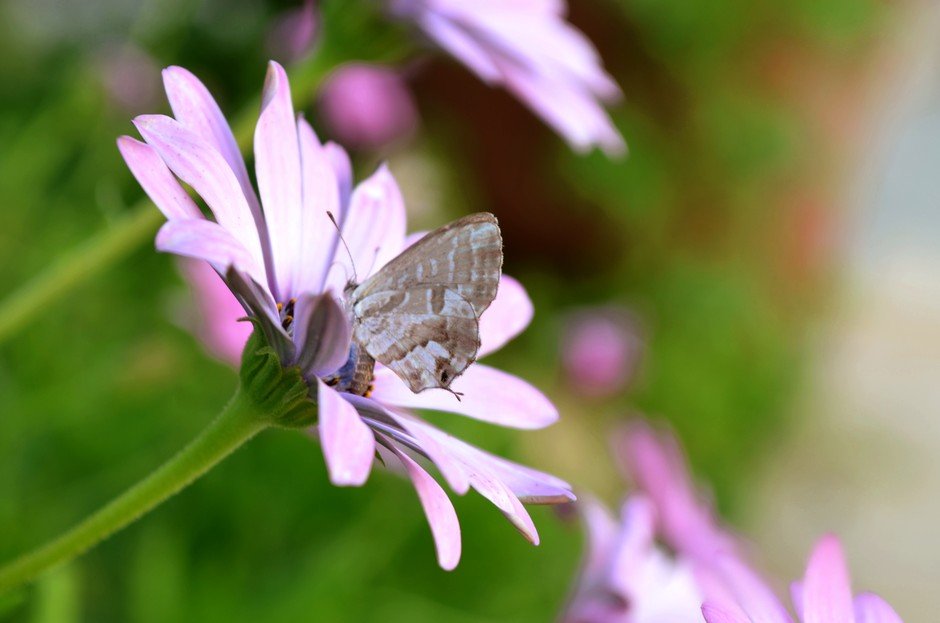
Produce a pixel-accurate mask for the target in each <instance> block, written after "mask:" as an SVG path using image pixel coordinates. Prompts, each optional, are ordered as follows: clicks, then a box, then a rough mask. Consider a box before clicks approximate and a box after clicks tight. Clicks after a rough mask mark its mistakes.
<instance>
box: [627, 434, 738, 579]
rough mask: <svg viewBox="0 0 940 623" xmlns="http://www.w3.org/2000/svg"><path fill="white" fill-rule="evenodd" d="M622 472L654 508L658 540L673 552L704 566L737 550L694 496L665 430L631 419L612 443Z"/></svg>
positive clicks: (680, 456)
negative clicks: (698, 561)
mask: <svg viewBox="0 0 940 623" xmlns="http://www.w3.org/2000/svg"><path fill="white" fill-rule="evenodd" d="M615 444H616V445H617V447H616V449H615V455H616V457H617V459H618V460H619V462H620V463H621V466H622V468H623V470H624V471H625V472H626V474H627V475H628V476H629V477H631V478H632V479H633V480H634V481H635V482H636V483H637V485H638V486H639V487H640V489H642V490H643V491H644V492H645V493H646V494H647V495H648V496H649V498H650V499H651V500H652V501H653V503H654V504H655V505H656V509H657V515H658V520H659V522H660V529H661V530H662V533H663V537H664V538H665V540H666V541H667V542H668V543H669V545H671V546H672V547H673V548H674V549H676V550H678V551H680V552H682V553H683V554H684V555H686V556H690V557H693V558H696V559H698V560H700V561H703V562H705V563H706V564H708V563H709V562H710V559H711V558H712V557H713V556H715V554H716V553H718V552H722V551H731V552H733V551H734V550H735V549H736V544H735V543H734V541H733V539H732V537H731V536H729V535H728V534H727V533H725V532H724V531H723V530H722V529H720V528H719V527H718V526H717V525H716V523H717V522H716V519H715V518H714V515H713V513H712V509H711V506H710V505H709V504H708V503H707V502H705V501H704V500H703V499H701V497H700V496H699V493H698V491H696V488H695V485H694V484H693V482H692V478H691V476H690V475H689V471H688V467H687V466H686V463H685V459H684V458H683V454H682V450H681V449H680V448H679V444H678V442H677V441H676V439H675V437H674V436H673V435H672V434H671V433H670V432H669V431H667V430H664V431H658V430H656V429H654V428H653V427H652V426H650V425H649V424H647V423H646V422H643V421H642V420H636V421H634V422H632V423H631V424H629V425H628V426H627V427H625V429H624V432H623V433H622V434H621V435H620V436H618V437H616V438H615Z"/></svg>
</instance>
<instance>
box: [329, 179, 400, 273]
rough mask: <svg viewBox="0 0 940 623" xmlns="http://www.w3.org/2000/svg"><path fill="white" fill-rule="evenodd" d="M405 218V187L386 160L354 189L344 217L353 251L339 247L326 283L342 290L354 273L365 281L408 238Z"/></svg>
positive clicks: (347, 235) (345, 230)
mask: <svg viewBox="0 0 940 623" xmlns="http://www.w3.org/2000/svg"><path fill="white" fill-rule="evenodd" d="M405 218H406V216H405V202H404V199H403V198H402V196H401V190H399V188H398V183H397V182H396V181H395V178H394V177H392V174H391V172H390V171H389V170H388V167H386V166H385V165H384V164H383V165H382V166H380V167H379V169H378V171H376V172H375V173H374V174H373V175H372V177H370V178H369V179H367V180H365V181H363V182H362V183H360V184H359V185H358V186H356V189H355V190H354V191H353V193H352V197H351V198H350V200H349V210H348V213H347V214H346V216H345V217H344V220H343V239H344V240H345V241H346V244H347V245H348V247H349V254H347V252H346V249H342V248H340V249H337V251H336V257H335V258H334V260H333V261H334V270H332V271H331V272H330V277H329V278H328V280H327V286H326V287H328V288H333V289H335V290H342V289H343V288H344V287H345V285H346V283H347V282H348V281H349V280H350V279H352V278H353V277H354V276H358V278H359V281H362V280H364V279H365V278H366V277H368V276H369V275H370V274H372V273H373V272H374V271H375V270H377V269H379V268H381V267H382V266H384V265H385V264H386V263H387V262H388V261H389V260H390V259H392V258H393V257H395V256H396V255H398V253H399V252H400V251H401V248H402V243H403V242H404V240H405ZM349 255H352V257H351V258H350V257H349ZM350 261H352V266H350Z"/></svg>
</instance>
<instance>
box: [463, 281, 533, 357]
mask: <svg viewBox="0 0 940 623" xmlns="http://www.w3.org/2000/svg"><path fill="white" fill-rule="evenodd" d="M534 313H535V310H534V308H533V307H532V301H531V299H529V295H528V293H526V291H525V288H523V287H522V284H521V283H519V282H518V281H516V280H515V279H513V278H512V277H509V276H508V275H503V276H502V277H500V280H499V289H498V290H497V291H496V298H495V299H494V300H493V302H492V303H491V304H490V306H489V307H487V308H486V311H484V312H483V314H482V315H481V316H480V351H479V352H478V353H477V357H478V358H480V357H485V356H486V355H488V354H490V353H492V352H495V351H497V350H499V349H500V348H502V347H503V346H504V345H505V344H506V342H508V341H509V340H511V339H512V338H514V337H516V336H517V335H519V334H520V333H522V331H523V330H524V329H525V328H526V327H527V326H529V323H530V322H532V316H533V314H534Z"/></svg>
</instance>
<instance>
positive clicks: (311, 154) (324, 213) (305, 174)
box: [297, 118, 341, 292]
mask: <svg viewBox="0 0 940 623" xmlns="http://www.w3.org/2000/svg"><path fill="white" fill-rule="evenodd" d="M297 134H298V137H299V140H300V162H301V175H302V178H301V179H302V186H303V196H302V199H303V219H302V220H303V225H302V227H301V231H300V232H299V238H300V260H299V265H298V267H297V288H298V291H299V292H320V291H321V290H322V289H323V282H324V280H325V279H326V271H327V268H328V266H329V263H330V262H332V261H333V255H334V253H335V252H336V247H337V243H338V236H337V233H338V232H337V231H336V227H337V225H338V223H339V222H340V221H337V225H334V224H333V222H332V221H331V220H330V217H329V214H328V213H332V214H333V218H336V219H339V218H340V217H341V214H340V199H339V182H338V181H337V179H336V172H335V170H334V169H333V165H332V162H331V161H330V156H329V153H328V152H327V151H326V149H325V148H324V147H323V146H322V145H320V141H319V140H318V139H317V135H316V133H315V132H314V131H313V128H312V127H310V124H309V123H307V121H306V120H304V119H303V118H301V119H299V120H298V121H297Z"/></svg>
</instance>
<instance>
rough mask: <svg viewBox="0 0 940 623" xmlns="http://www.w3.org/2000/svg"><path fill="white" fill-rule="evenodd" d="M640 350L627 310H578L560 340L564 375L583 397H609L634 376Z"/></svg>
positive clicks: (634, 325)
mask: <svg viewBox="0 0 940 623" xmlns="http://www.w3.org/2000/svg"><path fill="white" fill-rule="evenodd" d="M642 351H643V341H642V339H641V338H640V336H639V333H638V330H637V327H636V323H635V322H633V321H632V320H631V318H630V316H629V315H628V314H627V313H626V312H624V311H621V310H615V309H596V310H590V311H583V312H580V313H578V314H575V315H574V316H573V317H572V318H571V319H570V321H569V322H568V323H567V327H566V328H565V333H564V337H563V339H562V363H563V365H564V367H565V377H566V378H567V379H568V380H569V382H570V383H571V384H572V386H573V387H574V389H575V390H577V391H578V392H579V393H581V394H583V395H585V396H591V397H595V398H605V397H609V396H612V395H614V394H616V393H617V392H619V391H620V390H621V389H623V388H624V386H625V385H626V384H627V383H628V382H629V381H630V379H632V378H633V375H634V374H635V373H636V368H637V366H638V365H639V361H640V355H641V354H642Z"/></svg>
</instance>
